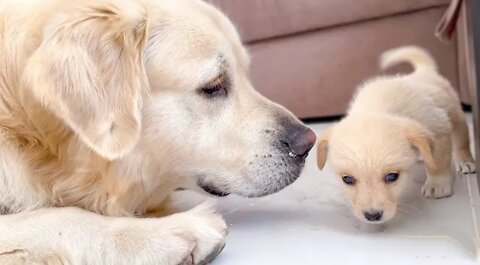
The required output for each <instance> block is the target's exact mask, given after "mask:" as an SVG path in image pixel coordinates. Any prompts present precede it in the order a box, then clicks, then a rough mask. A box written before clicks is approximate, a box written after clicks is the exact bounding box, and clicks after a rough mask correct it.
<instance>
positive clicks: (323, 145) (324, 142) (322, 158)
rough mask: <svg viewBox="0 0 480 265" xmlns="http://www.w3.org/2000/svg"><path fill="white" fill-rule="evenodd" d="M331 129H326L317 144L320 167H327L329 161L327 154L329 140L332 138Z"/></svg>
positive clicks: (318, 164)
mask: <svg viewBox="0 0 480 265" xmlns="http://www.w3.org/2000/svg"><path fill="white" fill-rule="evenodd" d="M330 134H331V129H329V130H328V131H326V132H325V133H324V134H323V135H322V137H321V138H320V139H319V140H318V145H317V166H318V168H319V169H323V168H324V167H325V163H326V162H327V154H328V141H329V139H330Z"/></svg>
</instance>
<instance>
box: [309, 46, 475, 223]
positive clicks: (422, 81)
mask: <svg viewBox="0 0 480 265" xmlns="http://www.w3.org/2000/svg"><path fill="white" fill-rule="evenodd" d="M403 61H405V62H409V63H411V64H412V65H413V66H414V68H415V71H414V72H413V73H411V74H408V75H397V76H384V77H378V78H375V79H372V80H370V81H367V82H366V83H365V84H363V85H362V86H361V87H360V88H359V90H358V92H357V94H356V96H355V97H354V98H353V100H352V102H351V105H350V108H349V111H348V114H347V116H346V117H345V118H344V119H343V120H341V121H340V122H339V123H338V124H336V125H334V126H333V127H332V128H331V129H330V130H328V131H327V132H326V133H325V134H324V135H323V136H322V137H321V139H320V140H319V145H318V166H319V168H320V169H322V168H323V167H324V165H325V162H326V160H327V153H328V156H329V160H330V162H331V165H332V167H333V168H334V170H335V171H336V173H337V174H338V175H339V176H340V178H341V180H342V181H343V182H344V184H345V185H344V186H345V190H346V193H347V194H348V196H349V197H350V199H351V201H352V205H353V211H354V214H355V216H356V217H357V218H358V219H360V220H362V221H366V222H373V223H381V222H385V221H388V220H390V219H391V218H392V217H393V216H394V215H395V213H396V207H397V203H398V200H399V197H400V194H401V191H402V189H403V188H404V186H405V183H406V180H407V172H408V170H409V168H410V167H411V166H412V164H413V163H414V162H415V161H416V160H417V157H418V154H417V151H419V154H420V155H421V156H422V158H423V160H424V162H425V166H426V170H427V180H426V182H425V185H423V187H422V193H423V195H424V196H425V197H427V198H436V199H439V198H444V197H448V196H450V195H452V192H453V191H452V184H453V180H454V178H453V175H452V172H451V165H452V164H451V163H452V142H453V153H455V154H456V155H457V157H458V159H459V165H460V168H461V171H462V172H463V173H466V174H467V173H472V172H474V171H475V168H474V162H473V158H472V154H471V152H470V143H469V136H468V127H467V124H466V121H465V117H464V114H463V111H462V108H461V105H460V101H459V99H458V96H457V95H456V93H455V91H454V90H453V88H452V86H451V85H450V83H449V82H448V81H447V80H446V79H445V78H443V77H442V76H440V74H439V73H438V72H437V66H436V64H435V62H434V60H433V58H432V57H431V56H430V55H429V54H428V53H427V52H426V51H424V50H423V49H421V48H419V47H414V46H406V47H401V48H397V49H393V50H390V51H387V52H385V53H384V54H383V55H382V58H381V65H382V67H383V68H387V67H390V66H392V65H395V64H397V63H400V62H403Z"/></svg>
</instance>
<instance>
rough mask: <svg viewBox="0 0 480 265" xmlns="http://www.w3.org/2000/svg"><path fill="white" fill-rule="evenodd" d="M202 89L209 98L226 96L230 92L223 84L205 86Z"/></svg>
mask: <svg viewBox="0 0 480 265" xmlns="http://www.w3.org/2000/svg"><path fill="white" fill-rule="evenodd" d="M200 91H201V93H202V94H203V95H205V96H206V97H209V98H216V97H226V96H227V94H228V93H227V89H226V88H225V86H224V85H223V84H217V85H215V86H212V87H203V88H201V89H200Z"/></svg>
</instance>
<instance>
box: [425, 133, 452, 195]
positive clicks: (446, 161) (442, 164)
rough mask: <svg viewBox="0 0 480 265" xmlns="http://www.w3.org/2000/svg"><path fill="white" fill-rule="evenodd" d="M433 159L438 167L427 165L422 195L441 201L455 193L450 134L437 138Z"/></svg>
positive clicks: (434, 144)
mask: <svg viewBox="0 0 480 265" xmlns="http://www.w3.org/2000/svg"><path fill="white" fill-rule="evenodd" d="M433 159H434V160H435V164H436V167H435V168H431V167H429V166H428V165H427V180H426V182H425V184H424V185H423V187H422V194H423V196H425V197H427V198H433V199H441V198H446V197H449V196H451V195H452V193H453V188H452V186H453V180H454V179H453V175H452V172H451V166H452V140H451V137H450V135H449V134H441V135H438V136H436V138H435V140H434V143H433Z"/></svg>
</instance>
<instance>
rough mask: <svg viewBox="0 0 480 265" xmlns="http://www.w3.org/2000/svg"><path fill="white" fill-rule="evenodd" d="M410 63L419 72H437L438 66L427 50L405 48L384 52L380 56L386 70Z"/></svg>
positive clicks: (412, 47) (381, 65) (381, 63)
mask: <svg viewBox="0 0 480 265" xmlns="http://www.w3.org/2000/svg"><path fill="white" fill-rule="evenodd" d="M402 62H408V63H410V64H412V66H413V68H414V69H415V72H417V71H424V70H427V71H434V72H436V71H437V64H436V63H435V60H434V59H433V57H432V56H431V55H430V53H428V52H427V51H426V50H424V49H422V48H420V47H417V46H404V47H400V48H396V49H392V50H388V51H386V52H384V53H383V54H382V55H381V56H380V67H381V68H382V69H383V70H384V69H387V68H389V67H391V66H394V65H396V64H399V63H402Z"/></svg>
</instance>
